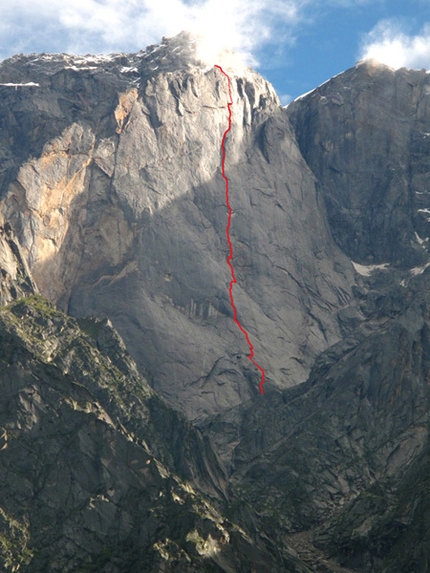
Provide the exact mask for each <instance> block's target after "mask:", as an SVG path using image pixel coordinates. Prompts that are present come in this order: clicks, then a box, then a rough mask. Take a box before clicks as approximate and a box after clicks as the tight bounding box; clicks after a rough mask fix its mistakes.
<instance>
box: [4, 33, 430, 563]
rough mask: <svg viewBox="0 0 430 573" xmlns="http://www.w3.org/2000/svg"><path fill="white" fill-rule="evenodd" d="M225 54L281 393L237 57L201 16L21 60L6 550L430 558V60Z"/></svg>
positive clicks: (7, 192)
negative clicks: (294, 62) (328, 62)
mask: <svg viewBox="0 0 430 573" xmlns="http://www.w3.org/2000/svg"><path fill="white" fill-rule="evenodd" d="M217 63H219V62H213V64H217ZM227 71H228V73H229V75H230V77H231V84H232V98H233V106H232V110H233V123H232V129H231V131H230V132H229V135H228V138H227V163H226V171H227V175H228V177H229V181H230V201H231V204H232V208H233V218H232V228H231V234H232V241H233V248H234V259H233V262H234V267H235V271H236V276H237V279H238V284H237V285H236V286H235V291H234V293H235V299H236V303H237V307H238V311H239V317H240V320H241V322H242V324H243V325H244V326H245V327H246V329H247V330H248V331H249V333H250V336H251V340H252V342H253V344H254V346H255V353H256V358H257V359H258V362H259V363H260V364H261V365H262V367H263V368H264V369H265V370H266V374H267V384H266V387H265V395H264V397H262V396H260V395H259V394H258V382H259V380H258V372H257V371H256V370H255V369H254V368H253V367H252V365H251V364H250V362H249V361H248V360H247V359H246V354H247V352H248V348H247V345H246V343H245V340H244V338H243V336H242V334H241V333H240V331H239V330H238V329H237V327H236V325H235V324H234V321H233V317H232V310H231V306H230V302H229V297H228V283H229V280H230V276H229V270H228V267H227V265H226V257H227V255H228V245H227V240H226V235H225V226H226V223H227V213H226V206H225V194H224V192H225V187H224V181H223V179H222V177H221V169H220V167H221V155H220V145H221V139H222V135H223V133H224V131H225V129H226V128H227V118H228V114H227V107H226V106H227V101H228V90H227V82H226V78H225V76H224V75H223V74H221V73H220V71H219V70H218V69H217V68H215V67H214V66H213V65H210V66H207V65H206V64H204V63H202V62H200V61H198V59H197V57H196V52H195V45H194V43H193V40H192V38H191V37H190V36H188V35H187V34H182V35H180V36H178V37H176V38H171V39H163V42H162V43H161V44H159V45H156V46H150V47H149V48H147V49H146V50H144V51H142V52H139V53H138V54H114V55H111V56H86V57H77V56H68V55H48V54H41V55H31V56H16V57H14V58H11V59H9V60H6V61H4V62H2V63H1V64H0V83H6V84H7V83H13V84H18V85H17V86H16V88H15V87H10V86H0V94H1V96H2V97H1V99H0V120H1V130H0V186H1V187H0V189H1V198H0V213H1V216H2V217H3V219H4V222H3V224H2V227H1V230H0V270H1V272H2V281H3V282H2V290H1V299H0V303H1V304H2V305H5V304H8V305H9V306H6V307H3V308H2V309H1V311H0V338H1V340H0V342H1V344H0V349H1V360H0V370H1V372H0V380H1V384H2V389H3V400H2V401H1V409H0V426H1V431H0V440H1V441H0V448H2V449H1V451H0V454H1V456H0V464H2V465H1V469H2V471H1V472H0V476H2V477H1V480H2V483H1V491H2V492H5V493H4V494H3V495H2V496H1V499H0V544H1V550H2V554H1V556H2V557H1V558H2V559H3V567H5V568H6V567H9V568H12V567H15V568H16V567H18V566H20V567H21V569H20V570H22V571H28V572H29V573H33V571H34V572H36V571H37V572H38V571H74V570H78V569H79V570H85V568H87V570H89V571H91V570H93V571H106V572H108V571H113V572H118V573H122V572H123V571H127V573H129V572H130V571H134V570H136V571H137V570H139V571H142V570H145V571H146V570H147V571H173V570H175V571H176V570H177V571H190V572H191V571H232V572H233V571H243V572H244V573H245V572H248V571H253V570H256V571H257V570H258V571H291V572H292V573H294V572H296V571H297V572H302V573H308V572H310V571H312V572H314V573H315V572H316V573H335V572H344V573H349V572H351V571H352V572H356V573H385V572H387V573H388V572H390V573H392V572H396V573H397V571H398V572H399V573H400V571H402V572H408V573H416V572H417V571H419V572H423V573H424V572H425V571H427V570H428V563H429V546H430V545H429V538H428V527H427V525H428V522H429V504H428V499H427V497H428V496H427V489H428V465H429V464H428V452H429V441H428V430H429V416H430V395H429V384H428V381H429V367H430V318H429V317H430V314H429V308H430V291H429V289H428V284H427V283H428V281H427V278H428V273H429V271H428V270H427V268H428V266H429V264H430V260H429V258H428V237H429V236H430V233H429V228H428V226H429V221H430V219H429V216H428V215H429V213H430V204H429V191H428V190H429V188H430V181H429V174H430V170H429V163H428V143H429V137H430V136H429V133H430V109H429V108H428V104H427V100H428V94H429V93H430V91H429V90H430V87H429V86H430V84H429V82H430V79H429V76H428V74H427V73H426V72H425V71H424V70H422V71H414V70H404V69H403V70H398V71H394V70H391V69H389V68H387V67H386V66H382V65H379V64H377V63H376V62H361V63H359V64H358V65H357V66H355V67H354V68H352V69H351V70H348V71H346V72H345V73H343V74H340V75H339V76H337V77H335V78H333V79H332V80H330V81H329V82H327V83H326V84H324V85H322V86H320V87H319V88H317V89H316V90H314V91H313V92H311V93H309V94H307V95H305V96H303V97H302V98H299V99H298V100H296V101H295V102H293V103H292V104H290V105H289V106H288V107H287V108H286V109H285V108H282V107H280V105H279V102H278V99H277V96H276V94H275V93H274V90H273V88H272V87H271V86H270V85H269V84H268V83H267V82H266V81H265V80H264V79H263V78H261V77H260V76H259V75H258V74H256V73H255V72H253V71H252V70H243V69H242V70H238V69H233V68H231V69H230V68H228V69H227ZM32 277H33V278H32ZM38 289H39V290H40V291H41V292H42V294H44V295H45V296H47V297H48V298H49V299H50V300H51V301H52V302H53V303H55V304H56V305H57V307H58V308H59V309H61V310H64V311H66V312H67V313H68V316H67V315H64V314H62V313H61V312H60V310H55V309H54V307H51V306H49V305H47V303H46V302H44V301H43V299H41V298H40V297H38V296H30V298H29V299H27V300H24V299H22V300H18V301H16V299H20V297H23V296H28V295H33V294H34V293H36V292H37V290H38ZM91 315H92V316H96V317H98V318H97V319H93V318H88V317H89V316H91ZM72 317H75V318H72ZM110 321H111V322H110ZM111 324H113V325H114V326H115V327H116V328H117V329H118V330H119V332H120V334H121V335H122V337H123V340H124V342H125V345H124V343H123V342H122V340H121V338H120V337H119V336H118V334H117V333H116V331H115V330H114V329H113V328H112V326H111ZM126 348H127V350H129V351H130V353H131V355H132V357H133V358H134V359H135V361H136V362H134V361H133V358H131V357H130V356H129V355H128V353H127V350H126ZM158 393H159V394H158ZM160 396H161V397H160ZM178 410H182V411H183V412H184V413H185V414H186V416H187V417H188V418H189V419H191V420H193V424H192V423H191V422H190V421H187V419H186V418H185V417H184V416H183V414H182V413H180V412H178ZM253 568H254V569H253Z"/></svg>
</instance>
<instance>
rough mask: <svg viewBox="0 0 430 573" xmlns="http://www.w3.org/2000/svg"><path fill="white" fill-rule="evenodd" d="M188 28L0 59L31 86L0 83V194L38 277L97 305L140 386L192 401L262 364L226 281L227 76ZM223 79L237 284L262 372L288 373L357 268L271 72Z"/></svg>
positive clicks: (274, 376)
mask: <svg viewBox="0 0 430 573" xmlns="http://www.w3.org/2000/svg"><path fill="white" fill-rule="evenodd" d="M190 42H191V40H190V38H189V37H188V36H187V35H182V36H180V37H179V38H174V39H171V40H167V39H166V40H165V41H164V42H163V43H162V44H161V45H159V46H151V47H149V48H148V49H147V50H146V51H145V52H140V53H138V54H135V55H131V56H126V55H117V56H108V57H86V58H78V57H71V56H53V55H43V54H42V55H40V56H35V55H33V56H17V57H15V58H11V59H10V60H6V61H5V62H3V64H2V67H1V69H0V83H8V82H9V83H10V82H11V81H12V80H13V82H14V83H29V82H32V83H35V84H38V86H36V87H34V86H33V87H21V88H17V90H15V89H14V88H10V87H3V88H1V87H0V90H3V92H2V93H3V97H2V104H1V105H2V109H1V114H2V117H3V126H4V128H3V132H2V133H3V137H4V139H3V143H2V144H1V142H0V145H3V148H4V149H7V151H6V150H5V151H4V163H3V167H2V183H1V188H2V189H3V192H4V199H3V201H2V207H1V210H2V212H3V213H4V216H5V218H6V219H7V220H8V221H9V222H10V224H11V225H12V227H13V228H14V230H15V232H16V234H17V236H18V238H19V242H20V244H21V246H22V248H23V250H24V253H25V257H26V260H27V261H28V264H29V267H30V270H31V272H32V275H33V277H34V279H35V281H36V283H37V285H38V287H39V289H40V292H41V293H42V294H43V295H45V296H47V297H48V298H49V300H51V301H52V302H53V303H55V304H56V305H58V307H59V308H61V309H62V310H65V311H66V312H67V313H68V314H71V315H72V316H76V317H79V316H87V315H95V316H98V317H108V318H109V319H110V320H111V321H112V323H113V325H114V327H115V328H117V329H118V331H119V333H120V334H121V336H122V337H123V339H124V341H125V343H126V345H127V348H128V349H129V351H130V353H131V355H132V356H133V358H134V359H135V360H136V362H137V364H138V367H139V369H140V370H141V372H142V373H144V374H145V375H148V376H149V378H150V379H151V381H152V382H151V384H152V386H153V387H154V389H156V390H157V391H158V392H159V393H160V394H161V395H162V396H163V397H164V398H165V399H166V400H167V401H168V402H169V403H170V404H171V405H172V406H174V407H175V408H178V407H179V408H181V409H182V410H183V411H184V412H185V413H186V415H187V416H188V417H189V418H190V419H195V418H197V417H199V416H203V415H207V414H213V413H216V412H219V411H221V410H223V409H224V408H226V407H229V406H231V405H232V404H240V403H242V402H243V400H246V399H248V398H250V397H251V396H252V395H254V394H256V393H258V382H259V378H258V377H259V373H258V371H257V370H256V369H255V368H254V366H252V364H251V363H250V362H249V361H248V360H247V358H246V354H247V352H248V347H247V344H246V342H245V340H244V337H243V336H242V335H241V333H240V332H239V331H238V329H237V327H236V325H235V324H234V322H233V320H232V311H231V307H230V301H229V296H228V283H229V280H230V277H229V269H228V267H227V265H226V256H227V253H228V244H227V240H226V234H225V226H226V209H225V197H224V193H225V191H224V182H223V180H222V177H221V166H220V146H221V139H222V135H223V133H224V131H225V129H226V128H227V119H228V117H227V101H228V91H227V81H226V78H225V77H224V76H223V75H222V74H221V73H220V71H219V70H218V69H217V68H215V67H213V66H212V67H210V68H209V69H208V68H207V67H202V65H199V63H198V62H197V61H196V60H194V59H193V56H192V46H193V44H190ZM184 52H187V60H186V61H187V65H186V66H185V65H184V61H183V59H179V60H178V59H177V58H178V57H180V56H181V55H182V54H183V53H184ZM178 54H179V56H177V55H178ZM160 66H161V67H160ZM155 68H157V69H155ZM161 69H164V71H163V72H161V73H160V70H161ZM232 96H233V101H234V105H233V125H232V131H231V137H229V139H228V144H227V148H228V149H227V151H228V165H227V169H228V177H229V179H230V186H231V190H232V191H231V193H232V197H231V202H232V208H233V211H234V215H233V225H232V240H233V242H234V249H235V270H236V273H237V276H238V285H237V286H236V288H235V299H236V302H237V306H238V312H239V316H240V319H241V322H242V323H243V325H244V326H245V328H246V329H247V330H248V331H249V333H250V336H251V338H252V340H253V341H254V342H255V352H256V356H257V357H258V358H260V361H261V362H262V367H263V368H264V369H265V370H266V377H267V384H268V385H274V386H277V387H280V388H284V387H288V386H292V385H295V384H297V383H299V382H303V381H304V380H305V379H306V377H307V375H308V373H309V370H310V367H311V365H312V362H313V360H314V359H315V357H316V356H317V355H318V354H319V353H320V352H321V351H323V350H325V349H326V348H327V347H328V346H330V345H331V344H333V343H335V342H337V341H338V340H339V339H340V338H341V335H342V333H341V329H340V327H339V323H338V320H337V318H336V311H337V309H339V308H343V307H345V306H347V305H348V301H349V300H350V297H351V292H350V284H351V282H352V277H353V269H352V267H351V264H350V262H349V261H348V259H347V258H346V257H345V256H344V255H343V254H342V252H341V251H340V249H338V248H337V247H336V245H335V243H334V242H333V240H332V238H331V235H330V231H329V228H328V225H327V221H326V218H325V216H324V215H323V213H324V210H323V206H322V204H321V198H319V197H318V194H317V191H316V187H315V179H314V177H313V175H312V173H311V172H310V170H309V168H308V167H307V165H306V164H305V162H304V160H303V158H302V155H301V153H300V151H299V149H298V146H297V144H296V141H295V137H294V134H293V131H292V129H291V127H290V124H289V122H288V118H287V116H286V114H285V112H284V110H283V109H282V108H281V107H280V105H279V101H278V98H277V96H276V94H275V92H274V90H273V88H272V87H271V86H270V85H269V84H268V83H267V82H266V81H265V80H263V78H261V77H260V76H259V75H258V74H257V73H255V72H253V71H251V70H247V71H245V75H244V76H243V77H242V76H240V77H239V76H237V75H234V74H233V75H232ZM17 125H18V126H19V127H17ZM10 142H12V143H10ZM287 173H288V176H286V175H285V174H287ZM311 229H312V232H310V230H311ZM258 358H257V361H258Z"/></svg>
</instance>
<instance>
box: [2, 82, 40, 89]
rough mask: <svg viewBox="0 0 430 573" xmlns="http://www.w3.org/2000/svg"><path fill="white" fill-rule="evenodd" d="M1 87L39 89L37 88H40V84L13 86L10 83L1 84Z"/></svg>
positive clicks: (30, 83) (28, 83) (29, 83)
mask: <svg viewBox="0 0 430 573" xmlns="http://www.w3.org/2000/svg"><path fill="white" fill-rule="evenodd" d="M0 86H6V87H10V88H18V87H24V88H31V87H37V88H40V84H36V83H34V82H27V83H26V84H13V83H11V82H8V83H6V84H0Z"/></svg>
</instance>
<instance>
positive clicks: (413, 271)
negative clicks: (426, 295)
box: [409, 263, 430, 277]
mask: <svg viewBox="0 0 430 573" xmlns="http://www.w3.org/2000/svg"><path fill="white" fill-rule="evenodd" d="M428 267H430V263H426V264H425V265H424V266H422V267H415V268H413V269H411V270H410V271H409V272H410V273H411V275H412V276H413V277H416V276H418V275H422V274H423V272H424V271H425V270H426V269H427V268H428Z"/></svg>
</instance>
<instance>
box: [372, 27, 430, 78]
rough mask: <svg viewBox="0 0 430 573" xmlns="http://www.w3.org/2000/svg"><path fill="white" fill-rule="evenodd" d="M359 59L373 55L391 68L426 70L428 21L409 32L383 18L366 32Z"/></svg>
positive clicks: (429, 60)
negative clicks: (421, 26)
mask: <svg viewBox="0 0 430 573" xmlns="http://www.w3.org/2000/svg"><path fill="white" fill-rule="evenodd" d="M361 58H362V59H366V58H374V59H375V60H378V61H379V62H381V63H383V64H386V65H387V66H390V67H391V68H395V69H398V68H403V67H405V68H416V69H420V68H426V69H430V24H426V25H425V26H423V28H422V29H421V31H420V32H419V33H418V34H416V35H413V34H411V35H409V34H407V33H406V32H404V31H403V30H402V28H401V26H400V24H399V23H398V22H396V21H393V20H383V21H382V22H379V23H378V25H377V26H376V27H375V28H374V29H373V30H372V31H371V32H370V33H369V34H367V35H366V37H365V39H364V43H363V47H362V51H361Z"/></svg>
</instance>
